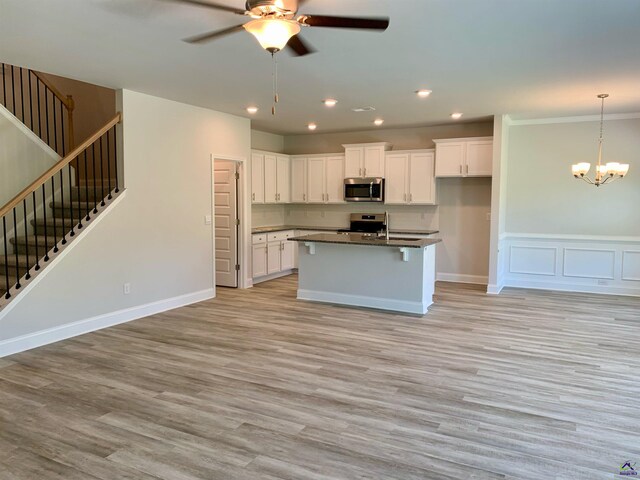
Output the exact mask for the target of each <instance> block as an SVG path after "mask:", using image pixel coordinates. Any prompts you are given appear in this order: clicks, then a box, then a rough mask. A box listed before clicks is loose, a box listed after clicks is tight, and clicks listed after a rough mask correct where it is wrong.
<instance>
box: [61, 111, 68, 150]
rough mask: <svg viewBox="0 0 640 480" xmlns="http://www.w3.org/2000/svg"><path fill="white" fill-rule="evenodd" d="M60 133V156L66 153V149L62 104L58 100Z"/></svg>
mask: <svg viewBox="0 0 640 480" xmlns="http://www.w3.org/2000/svg"><path fill="white" fill-rule="evenodd" d="M60 135H61V136H62V156H63V157H64V156H65V155H66V154H67V149H66V148H65V146H64V140H65V136H64V104H63V103H62V101H60Z"/></svg>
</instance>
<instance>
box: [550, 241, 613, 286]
mask: <svg viewBox="0 0 640 480" xmlns="http://www.w3.org/2000/svg"><path fill="white" fill-rule="evenodd" d="M615 263H616V251H615V250H596V249H593V248H565V249H564V264H563V275H564V276H565V277H582V278H604V279H609V280H613V279H614V278H615V277H614V273H615V272H614V270H615Z"/></svg>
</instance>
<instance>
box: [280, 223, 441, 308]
mask: <svg viewBox="0 0 640 480" xmlns="http://www.w3.org/2000/svg"><path fill="white" fill-rule="evenodd" d="M289 241H294V242H298V294H297V297H298V299H300V300H310V301H316V302H327V303H337V304H343V305H353V306H359V307H370V308H379V309H382V310H392V311H397V312H405V313H414V314H421V315H424V314H425V313H427V309H428V308H429V306H430V305H431V304H432V303H433V293H434V289H435V272H436V263H435V249H436V244H437V243H438V242H440V241H441V240H440V239H434V238H413V239H407V238H394V237H393V236H391V237H390V238H389V239H388V240H387V239H386V238H385V237H377V236H369V235H360V234H354V233H351V234H348V235H344V234H343V235H340V234H316V235H308V236H304V237H294V238H290V239H289Z"/></svg>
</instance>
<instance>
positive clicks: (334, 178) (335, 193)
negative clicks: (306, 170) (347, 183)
mask: <svg viewBox="0 0 640 480" xmlns="http://www.w3.org/2000/svg"><path fill="white" fill-rule="evenodd" d="M344 164H345V157H343V156H335V157H327V160H326V163H325V172H326V175H325V184H326V188H325V202H326V203H344V178H345V177H344Z"/></svg>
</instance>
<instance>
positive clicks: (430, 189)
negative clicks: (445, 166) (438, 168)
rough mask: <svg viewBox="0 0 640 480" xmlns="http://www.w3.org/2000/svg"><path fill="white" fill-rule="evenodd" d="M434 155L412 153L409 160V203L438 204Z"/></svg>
mask: <svg viewBox="0 0 640 480" xmlns="http://www.w3.org/2000/svg"><path fill="white" fill-rule="evenodd" d="M434 169H435V165H434V154H433V153H412V154H411V156H410V158H409V176H408V177H409V178H408V184H409V185H408V193H409V203H414V204H415V203H420V204H433V203H436V181H435V177H434Z"/></svg>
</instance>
